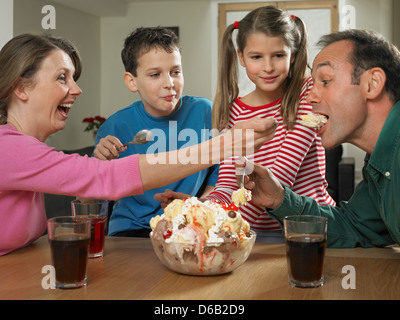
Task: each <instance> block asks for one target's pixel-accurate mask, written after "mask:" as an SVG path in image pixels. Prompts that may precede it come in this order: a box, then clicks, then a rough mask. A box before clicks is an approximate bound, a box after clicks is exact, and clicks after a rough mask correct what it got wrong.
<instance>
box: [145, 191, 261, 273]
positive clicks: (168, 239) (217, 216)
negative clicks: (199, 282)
mask: <svg viewBox="0 0 400 320" xmlns="http://www.w3.org/2000/svg"><path fill="white" fill-rule="evenodd" d="M150 226H151V228H152V232H151V233H150V238H151V242H152V244H153V248H154V250H155V252H156V255H157V257H158V258H159V259H160V261H161V262H162V263H163V264H164V265H165V266H166V267H168V268H169V269H171V270H173V271H175V272H178V273H183V274H188V275H203V276H208V275H219V274H224V273H229V272H231V271H233V270H235V269H236V268H238V267H239V266H241V265H242V264H243V263H244V262H245V261H246V260H247V258H248V257H249V255H250V253H251V250H252V248H253V246H254V242H255V240H256V235H255V233H254V232H253V231H251V230H250V227H249V224H248V223H247V222H246V221H245V220H243V219H242V217H241V215H240V213H239V211H238V209H237V207H236V206H235V205H234V204H232V205H230V206H226V205H224V204H219V203H218V202H216V201H206V202H201V201H199V200H198V199H197V198H195V197H192V198H187V199H185V200H178V199H177V200H174V201H173V202H171V203H170V204H169V205H168V206H167V207H166V208H165V210H164V214H163V215H161V216H156V217H154V218H153V219H152V220H151V222H150Z"/></svg>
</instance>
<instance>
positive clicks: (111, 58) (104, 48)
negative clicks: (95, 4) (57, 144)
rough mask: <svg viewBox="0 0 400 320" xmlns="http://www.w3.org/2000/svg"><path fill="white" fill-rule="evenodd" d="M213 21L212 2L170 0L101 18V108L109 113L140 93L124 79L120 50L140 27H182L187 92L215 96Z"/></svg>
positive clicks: (131, 8)
mask: <svg viewBox="0 0 400 320" xmlns="http://www.w3.org/2000/svg"><path fill="white" fill-rule="evenodd" d="M213 25H214V23H213V22H212V21H211V14H210V4H209V1H207V0H206V1H204V0H203V1H190V0H189V1H184V2H182V1H168V2H165V1H163V2H161V1H160V2H157V1H156V2H141V3H131V4H129V6H128V11H127V14H126V17H119V18H102V20H101V52H102V57H101V61H102V63H101V69H102V72H103V75H104V76H103V77H102V79H101V87H102V90H101V111H102V113H103V114H104V115H105V116H109V115H110V114H112V113H114V112H115V111H117V110H119V109H121V108H122V107H125V106H128V105H129V104H131V103H132V102H133V101H134V100H136V99H139V96H138V95H134V94H132V93H131V92H130V91H128V89H127V88H126V86H125V84H124V82H123V74H124V68H123V65H122V61H121V49H122V45H123V41H124V39H125V37H126V36H127V35H128V34H129V33H130V32H131V31H133V30H134V29H135V28H137V27H141V26H143V27H154V26H163V27H176V26H177V27H179V38H180V43H181V46H182V63H183V74H184V78H185V87H184V94H189V95H195V96H203V97H207V98H209V99H212V98H213V97H212V94H211V85H210V79H211V67H210V65H211V59H212V57H211V55H212V52H211V50H210V46H211V39H210V35H211V34H212V30H213Z"/></svg>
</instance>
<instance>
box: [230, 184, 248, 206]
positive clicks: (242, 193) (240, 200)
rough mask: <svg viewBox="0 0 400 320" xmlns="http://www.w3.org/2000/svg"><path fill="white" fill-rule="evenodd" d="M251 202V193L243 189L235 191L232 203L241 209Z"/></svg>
mask: <svg viewBox="0 0 400 320" xmlns="http://www.w3.org/2000/svg"><path fill="white" fill-rule="evenodd" d="M250 200H251V191H250V190H247V189H245V188H244V187H241V188H240V189H238V190H236V191H233V193H232V202H233V203H234V204H235V205H236V206H238V207H240V206H242V205H246V204H247V202H248V201H250Z"/></svg>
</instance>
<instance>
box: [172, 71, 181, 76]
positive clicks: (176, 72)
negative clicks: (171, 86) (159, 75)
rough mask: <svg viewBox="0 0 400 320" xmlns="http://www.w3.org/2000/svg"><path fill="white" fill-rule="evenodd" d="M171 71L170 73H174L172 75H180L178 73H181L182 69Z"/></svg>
mask: <svg viewBox="0 0 400 320" xmlns="http://www.w3.org/2000/svg"><path fill="white" fill-rule="evenodd" d="M171 73H172V75H174V76H180V75H181V74H182V71H181V70H174V71H172V72H171Z"/></svg>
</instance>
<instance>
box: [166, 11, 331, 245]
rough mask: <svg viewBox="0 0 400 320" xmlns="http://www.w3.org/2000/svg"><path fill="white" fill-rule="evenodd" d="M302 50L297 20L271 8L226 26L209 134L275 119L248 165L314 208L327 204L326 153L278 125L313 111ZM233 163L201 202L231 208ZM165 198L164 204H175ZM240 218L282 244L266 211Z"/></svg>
mask: <svg viewBox="0 0 400 320" xmlns="http://www.w3.org/2000/svg"><path fill="white" fill-rule="evenodd" d="M234 29H238V35H237V46H238V50H237V55H236V50H235V48H234V44H233V41H232V33H233V31H234ZM307 45H308V41H307V34H306V29H305V25H304V23H303V21H302V20H301V19H300V18H298V17H295V16H290V15H289V14H288V13H287V12H285V11H282V10H280V9H278V8H276V7H273V6H266V7H261V8H258V9H255V10H253V11H252V12H250V13H249V14H248V15H247V16H246V17H245V18H243V20H241V21H240V22H235V23H234V24H232V25H230V26H228V27H227V29H226V31H225V33H224V36H223V40H222V44H221V52H220V61H219V75H218V86H217V92H216V96H215V99H214V104H213V110H212V112H213V114H212V121H213V127H216V128H217V129H219V130H223V129H225V128H231V127H232V126H233V125H234V124H235V123H237V122H240V121H243V120H246V119H250V118H253V117H256V116H257V117H261V118H275V119H276V121H277V122H278V125H277V128H276V133H275V137H274V138H273V139H272V140H271V141H269V142H267V143H265V144H264V145H263V146H262V148H261V149H260V150H259V151H258V152H256V153H255V154H253V155H251V156H248V157H247V158H248V159H249V160H250V161H253V162H255V163H259V164H261V165H263V166H266V167H268V168H270V169H271V170H272V172H273V173H274V175H275V176H276V177H277V178H278V179H279V181H280V183H281V184H282V185H283V186H286V187H289V188H291V189H292V190H293V191H295V192H296V193H298V194H301V195H306V196H308V197H312V198H314V199H316V200H317V201H318V203H319V204H321V205H328V204H330V205H334V204H335V202H334V200H333V199H332V198H331V197H330V195H329V194H328V192H327V191H326V187H327V183H326V180H325V151H324V148H323V147H322V145H321V140H320V138H319V137H318V136H317V133H316V131H315V130H314V129H309V128H306V127H303V126H301V125H298V124H296V125H293V124H291V125H288V126H285V125H283V124H281V123H282V121H285V122H286V121H296V120H300V117H301V116H302V115H305V114H307V113H310V112H311V111H312V107H311V106H310V105H309V104H307V102H306V96H307V94H308V92H309V91H310V89H311V87H312V80H311V77H306V69H307V62H308V48H307ZM237 56H238V57H239V61H240V64H241V65H242V66H243V67H245V68H246V73H247V75H248V77H249V79H250V80H251V81H252V82H253V83H254V84H255V90H254V91H253V92H251V93H250V94H248V95H246V96H244V97H238V94H239V89H238V63H237ZM236 159H237V158H236ZM234 161H235V158H233V159H230V160H227V161H224V162H222V163H221V164H220V170H219V176H218V181H217V184H216V187H215V190H214V191H213V192H212V193H210V194H209V195H208V196H207V199H215V200H218V201H221V202H226V203H230V202H231V196H232V193H233V191H235V190H237V189H238V185H237V180H236V175H235V167H234ZM168 193H169V194H168ZM168 193H166V194H164V199H165V198H166V197H179V195H172V194H171V193H170V192H168ZM159 199H161V200H163V199H162V197H159ZM240 212H241V214H242V216H243V218H244V219H246V220H247V221H248V222H249V224H250V225H251V227H252V229H254V230H255V231H256V232H257V238H258V240H261V241H265V242H282V241H283V235H282V231H281V227H280V226H279V224H278V222H277V221H276V220H274V219H272V218H270V217H269V216H268V215H267V213H266V211H265V208H262V207H258V206H256V205H254V204H252V203H251V201H250V202H249V203H248V204H247V205H246V206H242V207H241V208H240ZM293 214H295V212H293Z"/></svg>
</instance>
